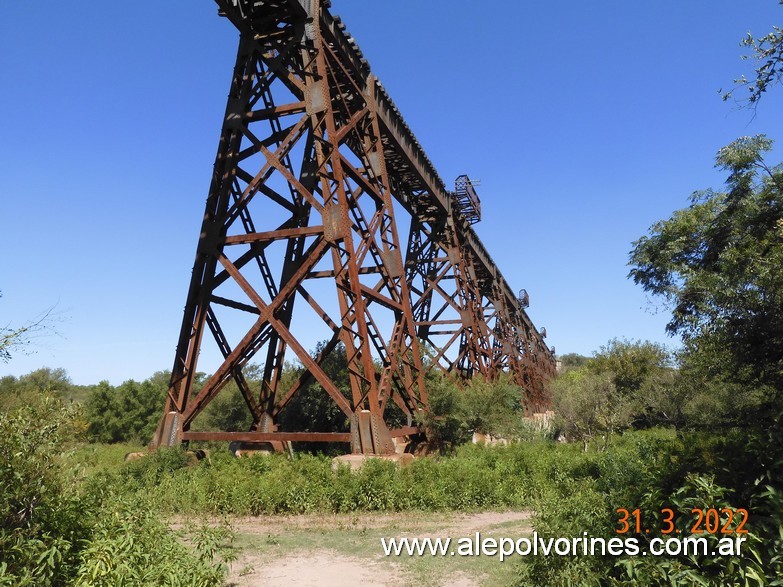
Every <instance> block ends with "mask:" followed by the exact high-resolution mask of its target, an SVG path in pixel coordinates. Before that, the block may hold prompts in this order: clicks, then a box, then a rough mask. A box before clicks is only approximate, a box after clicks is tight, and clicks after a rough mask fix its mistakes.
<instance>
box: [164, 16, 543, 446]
mask: <svg viewBox="0 0 783 587" xmlns="http://www.w3.org/2000/svg"><path fill="white" fill-rule="evenodd" d="M217 3H218V6H219V10H220V13H221V14H222V15H224V16H226V17H228V19H229V20H230V21H231V22H232V23H233V24H234V25H235V26H236V27H237V29H238V30H239V32H240V40H239V49H238V53H237V60H236V65H235V66H234V73H233V78H232V82H231V89H230V93H229V97H228V104H227V107H226V113H225V118H224V123H223V129H222V132H221V136H220V143H219V147H218V153H217V158H216V161H215V167H214V173H213V177H212V182H211V186H210V189H209V194H208V198H207V204H206V211H205V214H204V220H203V224H202V227H201V233H200V237H199V241H198V248H197V253H196V261H195V264H194V268H193V273H192V277H191V282H190V288H189V291H188V297H187V302H186V307H185V315H184V319H183V323H182V329H181V331H180V336H179V340H178V345H177V352H176V358H175V362H174V368H173V370H172V377H171V384H170V388H169V393H168V398H167V400H166V407H165V410H164V414H163V417H162V418H161V421H160V424H159V426H158V430H157V431H156V434H155V437H154V439H153V442H152V445H153V446H161V445H175V444H178V443H180V442H182V441H189V440H209V439H212V440H241V441H257V442H262V441H271V442H276V441H297V440H300V441H343V442H350V443H351V447H352V452H354V453H364V454H388V453H391V452H393V451H394V447H393V443H392V437H393V436H403V435H408V434H413V433H416V432H418V429H417V428H415V426H413V425H412V423H413V421H414V416H415V415H416V413H417V412H418V411H420V410H422V409H426V408H427V392H426V387H425V377H426V376H427V375H428V374H429V373H430V372H433V371H445V372H447V373H450V374H452V375H453V376H455V377H460V378H468V377H472V376H474V375H479V376H483V377H487V378H490V379H492V378H496V377H498V376H499V375H500V374H501V373H503V372H509V373H510V374H511V376H512V377H513V378H514V380H515V381H516V382H517V383H518V384H520V385H522V386H524V388H525V390H526V393H527V398H526V409H527V410H528V411H529V412H533V411H541V410H542V409H545V408H546V406H547V399H546V397H545V394H544V381H545V380H546V379H547V378H548V377H549V376H551V375H552V374H553V373H554V356H553V350H550V349H548V348H547V347H546V345H545V344H544V341H543V336H542V334H541V333H540V332H538V331H537V330H536V329H535V328H534V327H533V325H532V323H531V322H530V320H529V318H528V317H527V314H526V313H525V311H524V306H525V305H526V303H527V302H526V299H527V294H525V295H524V296H522V295H519V296H517V295H515V294H514V293H513V292H512V290H511V288H510V287H509V285H508V284H507V283H506V281H505V279H504V278H503V276H502V275H501V274H500V271H499V270H498V268H497V267H496V266H495V264H494V262H493V261H492V259H491V258H490V256H489V254H488V253H487V251H486V250H485V248H484V247H483V245H482V244H481V242H480V240H479V239H478V237H477V236H476V233H475V232H474V231H473V229H472V228H471V224H472V223H474V222H475V221H477V220H478V219H479V218H480V204H479V200H478V196H477V195H476V191H475V187H474V184H473V183H472V182H471V181H470V179H469V178H468V177H467V176H460V177H459V178H458V179H457V182H456V186H455V189H454V190H453V191H449V190H447V189H446V188H445V185H444V183H443V181H442V180H441V179H440V177H439V176H438V175H437V173H436V172H435V169H434V167H433V166H432V164H431V163H430V161H429V159H428V158H427V156H426V155H425V153H424V151H423V149H422V148H421V146H420V145H419V143H418V142H417V141H416V139H415V137H414V136H413V133H412V132H411V131H410V129H409V128H408V126H407V125H406V124H405V122H404V120H403V119H402V116H401V115H400V113H399V112H398V111H397V108H396V107H395V106H394V103H393V102H392V101H391V99H390V98H389V96H388V95H387V93H386V91H385V90H384V88H383V86H382V85H381V84H380V82H379V81H378V80H377V79H376V78H375V77H374V76H373V74H372V73H371V71H370V67H369V65H368V64H367V62H366V61H365V60H364V58H363V57H362V54H361V52H360V50H359V49H358V47H357V46H356V45H355V44H354V42H353V39H352V38H351V37H350V36H349V35H348V34H347V33H346V31H345V27H344V26H343V25H342V23H341V22H340V20H339V19H338V18H336V17H333V16H332V15H331V14H330V13H329V11H328V2H325V1H324V0H217ZM398 217H400V218H398ZM405 230H407V235H405V234H404V232H405ZM401 232H403V237H404V238H403V241H402V242H401V234H400V233H401ZM304 319H308V320H309V323H308V324H309V325H312V324H316V323H317V324H319V325H320V326H319V327H320V328H321V329H322V331H323V332H325V333H327V336H326V337H325V338H326V342H325V344H323V346H322V348H321V349H320V352H319V353H318V355H317V356H315V357H313V356H311V355H310V354H309V353H308V351H307V349H306V348H305V347H304V346H303V344H302V342H301V341H300V338H301V337H299V336H297V332H298V331H302V323H303V322H302V321H303V320H304ZM226 325H229V326H230V328H227V327H226ZM308 327H309V326H308ZM230 330H231V332H229V331H230ZM205 335H206V336H207V337H211V338H213V339H214V341H215V343H216V344H217V347H218V349H219V350H220V353H221V354H222V357H223V361H222V363H221V364H220V366H219V367H218V368H217V370H216V371H215V372H214V373H213V374H212V375H211V377H210V378H209V379H208V381H207V382H206V383H205V384H204V385H203V386H202V387H201V388H200V390H199V391H198V393H195V392H194V388H195V387H194V384H195V376H196V369H197V362H198V356H199V352H200V350H201V346H202V344H203V343H204V342H205V341H204V337H205ZM339 345H342V346H343V347H344V348H345V353H346V360H347V363H348V373H349V380H350V390H345V389H340V388H338V386H337V385H336V384H335V382H334V381H333V380H332V379H331V378H330V377H329V375H328V374H327V373H326V371H325V370H324V367H323V365H324V361H325V360H326V359H327V358H328V356H329V355H330V354H331V353H333V352H335V349H337V348H338V346H339ZM253 358H255V359H256V361H258V362H259V363H260V364H261V369H262V373H263V380H262V383H261V385H260V388H258V386H255V388H252V387H251V385H250V384H249V383H248V381H247V380H246V378H245V376H244V374H243V369H245V368H246V366H247V365H248V364H249V362H250V361H251V359H253ZM291 358H294V359H296V360H297V361H298V362H299V363H301V366H302V369H301V374H300V375H299V376H298V377H297V378H296V379H295V380H286V379H285V378H284V377H283V370H284V364H285V361H286V360H287V359H288V360H291ZM289 379H290V378H289ZM230 381H234V382H235V383H236V385H237V386H238V388H239V390H240V392H241V393H242V396H243V397H244V400H245V403H246V404H247V408H248V410H249V411H250V413H251V414H252V416H253V425H252V428H251V430H250V431H247V432H226V431H213V432H194V431H191V430H190V428H191V424H192V423H193V421H194V419H195V418H196V417H197V416H198V415H199V414H200V413H201V412H202V411H203V410H204V409H205V407H206V406H207V405H208V404H209V403H210V401H212V400H213V399H214V398H215V397H216V396H217V395H218V394H219V393H220V392H221V390H222V389H223V388H224V387H225V386H226V385H227V384H228V383H229V382H230ZM313 381H314V382H317V383H318V384H319V385H320V387H321V388H322V389H323V390H324V393H326V394H328V395H329V396H330V398H331V400H332V401H333V402H334V403H335V404H336V405H337V406H338V407H339V409H340V410H342V412H344V414H345V416H346V418H347V420H348V421H349V422H350V432H343V433H340V432H302V431H296V430H289V431H280V430H279V429H278V417H279V414H280V412H281V411H282V410H284V409H285V407H286V405H287V404H288V403H289V402H290V401H291V399H292V398H293V397H295V396H296V394H297V393H298V392H300V391H301V390H302V389H303V388H304V387H306V386H307V385H309V384H310V383H311V382H313ZM390 402H391V403H393V404H394V405H396V406H397V407H398V408H399V410H401V412H402V413H403V414H405V415H406V416H407V420H408V425H407V426H402V427H398V428H396V429H394V430H390V429H389V427H388V426H387V422H386V420H385V419H384V415H385V414H386V413H387V408H388V406H390V405H391V404H390Z"/></svg>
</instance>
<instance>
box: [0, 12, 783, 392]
mask: <svg viewBox="0 0 783 587" xmlns="http://www.w3.org/2000/svg"><path fill="white" fill-rule="evenodd" d="M332 12H333V13H337V14H340V15H341V16H342V17H343V19H344V21H345V22H346V24H347V27H348V29H349V31H350V32H351V33H352V34H353V36H354V37H355V38H356V40H357V41H358V43H359V45H360V46H361V48H362V50H363V52H364V54H365V56H366V57H367V59H368V60H369V62H370V63H371V65H372V67H373V70H374V72H375V73H376V75H378V77H379V78H380V79H381V80H382V82H383V84H384V85H385V86H386V88H387V90H388V91H389V93H390V95H391V96H392V98H393V99H394V101H395V102H396V104H397V105H398V107H399V108H400V110H401V111H402V113H403V115H404V116H405V118H406V120H407V121H408V123H409V125H410V126H411V128H412V129H413V131H414V132H415V134H416V135H417V137H418V139H419V141H420V142H421V143H422V145H423V146H424V147H425V149H426V151H427V153H428V155H429V156H430V159H431V160H432V161H433V162H434V164H435V166H436V167H437V169H438V170H439V172H440V174H441V176H442V177H443V178H444V179H445V180H446V181H447V182H449V183H450V182H451V180H452V179H453V178H454V177H456V176H457V175H459V174H461V173H468V174H469V175H470V176H471V177H473V178H478V179H480V180H481V186H480V188H479V194H480V196H481V198H482V204H483V220H482V222H481V223H480V224H478V225H477V226H476V229H477V232H478V233H479V236H480V237H481V238H482V239H483V241H484V243H485V245H486V246H487V248H488V249H489V251H490V252H491V253H492V255H493V256H494V258H495V260H496V262H497V264H498V265H499V266H500V268H501V270H502V272H503V274H504V275H505V277H506V279H507V280H508V281H509V283H510V284H511V285H512V287H514V288H522V287H524V288H526V289H527V290H528V292H529V293H530V296H531V307H530V315H531V317H532V318H533V320H534V322H535V323H536V324H537V325H545V326H546V327H547V330H548V332H549V339H548V341H549V342H550V343H551V344H554V345H556V346H557V349H558V352H560V353H563V352H579V353H583V354H590V353H592V352H593V351H594V350H596V349H597V348H598V347H599V346H600V345H602V344H605V343H606V342H607V341H608V340H609V339H610V338H612V337H615V336H617V337H628V338H633V339H636V338H641V339H650V340H654V341H659V342H664V343H669V344H671V343H673V342H674V341H672V340H671V339H669V338H668V337H666V335H665V333H664V325H665V323H666V320H667V313H666V311H665V309H662V310H659V311H658V312H657V313H656V312H655V310H654V309H653V308H651V307H650V306H649V305H648V302H647V300H646V298H645V295H644V293H643V292H642V291H641V290H640V289H639V288H638V287H636V286H634V285H633V284H632V283H631V282H629V281H628V280H627V279H626V275H627V272H628V267H627V266H626V263H627V256H628V251H629V250H630V247H631V242H632V241H633V240H635V239H637V238H638V237H640V236H641V235H643V234H645V232H646V231H647V229H648V227H649V226H650V225H651V224H652V223H654V222H655V221H657V220H660V219H663V218H666V217H668V216H669V215H670V214H671V212H672V211H673V210H675V209H677V208H681V207H683V206H685V205H687V198H688V196H689V194H690V193H691V192H692V191H694V190H697V189H702V188H707V187H720V185H721V183H722V180H723V176H722V174H721V173H720V172H719V171H717V170H715V169H714V168H713V161H714V154H715V152H716V151H717V150H718V149H719V148H720V147H721V146H723V145H725V144H727V143H728V142H730V141H731V140H733V139H734V138H736V137H738V136H741V135H748V134H756V133H762V132H763V133H767V134H768V135H769V136H770V137H772V138H773V139H778V140H780V139H781V138H783V137H782V136H781V132H780V129H781V128H783V126H782V125H781V122H783V120H781V116H783V110H782V109H781V108H780V93H779V92H778V93H774V92H773V93H772V94H771V95H769V96H767V97H766V98H765V99H764V100H763V101H762V103H761V105H760V107H759V110H758V113H757V116H756V117H755V118H753V117H752V115H751V113H749V112H748V111H747V110H741V109H738V108H737V107H736V106H735V105H733V104H730V103H729V104H727V103H724V102H722V101H721V100H720V97H719V95H718V90H719V89H720V88H726V87H729V86H730V85H731V80H732V79H734V78H735V77H737V76H738V75H739V74H741V73H743V72H748V71H749V68H750V64H749V63H748V62H742V61H741V60H740V58H739V56H740V54H741V49H740V47H739V41H740V40H741V38H742V37H743V35H744V34H745V32H746V31H748V30H750V31H753V32H754V33H757V34H763V33H765V32H767V31H768V30H769V29H770V28H771V26H772V25H773V24H780V23H781V21H783V18H782V17H783V8H781V7H779V6H778V4H777V2H775V1H774V0H744V1H739V0H735V1H727V0H709V1H708V0H688V1H687V2H683V1H682V0H680V1H674V0H663V1H661V2H655V3H637V2H628V1H627V0H624V1H622V0H606V1H604V0H601V1H598V2H591V3H586V2H577V1H564V0H561V1H553V2H528V1H525V2H516V1H514V2H512V1H510V0H507V1H506V0H504V1H500V0H496V1H489V2H482V3H477V2H467V1H462V0H449V1H446V0H427V1H426V2H423V1H421V0H418V1H417V0H397V1H395V2H381V1H371V0H362V1H359V0H333V8H332ZM236 40H237V37H236V33H235V30H234V29H233V27H232V26H231V25H230V23H229V22H228V21H226V20H225V19H221V18H218V17H217V15H216V8H215V5H214V4H213V3H212V2H211V1H210V0H187V1H186V0H179V1H175V0H171V1H166V2H160V1H158V2H152V1H137V2H133V3H115V2H101V3H97V2H86V1H85V2H72V3H62V2H53V1H43V2H16V3H9V4H8V5H6V6H4V7H3V18H2V20H0V74H2V80H3V81H2V91H1V92H0V112H1V113H2V115H0V250H2V252H3V254H2V260H0V290H2V293H3V297H2V298H1V299H0V323H2V324H5V323H9V322H10V323H11V325H21V324H22V323H24V322H25V321H26V320H28V319H30V318H34V317H35V316H36V315H38V314H40V313H41V312H42V311H43V310H45V309H46V308H48V307H51V306H53V305H56V308H55V312H56V313H57V314H58V323H57V330H58V332H59V335H58V336H49V337H45V338H40V339H38V340H37V341H36V347H37V352H35V354H32V355H29V356H24V355H17V356H15V357H14V358H13V360H12V361H11V362H9V363H8V364H0V375H3V374H14V375H19V374H22V373H25V372H28V371H30V370H32V369H34V368H37V367H40V366H43V365H47V366H50V367H64V368H65V369H67V371H68V372H69V374H70V375H71V377H72V379H73V380H74V382H76V383H92V382H96V381H98V380H101V379H108V380H109V381H111V382H113V383H119V382H121V381H123V380H125V379H128V378H136V379H142V378H145V377H147V376H148V375H150V374H151V373H152V372H153V371H155V370H160V369H167V368H170V366H171V363H172V361H173V358H174V347H175V343H176V338H177V334H178V331H179V325H180V321H181V318H182V309H183V306H184V303H185V296H186V293H187V286H188V280H189V276H190V270H191V267H192V262H193V255H194V252H195V247H196V239H197V236H198V230H199V226H200V218H201V216H202V213H203V204H204V199H205V197H206V193H207V188H208V185H209V178H210V174H211V167H212V164H213V160H214V154H215V150H216V147H217V139H218V135H219V130H220V123H221V118H222V113H223V109H224V107H225V97H226V94H227V90H228V84H229V79H230V74H231V68H232V65H233V60H234V56H235V48H236ZM773 157H774V155H773ZM778 158H779V157H778ZM775 160H777V159H775ZM313 344H314V342H313Z"/></svg>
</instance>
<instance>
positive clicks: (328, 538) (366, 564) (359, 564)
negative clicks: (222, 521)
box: [229, 512, 530, 587]
mask: <svg viewBox="0 0 783 587" xmlns="http://www.w3.org/2000/svg"><path fill="white" fill-rule="evenodd" d="M232 527H233V528H234V530H235V532H236V533H237V542H238V546H239V549H240V551H239V557H238V559H237V561H235V562H234V563H233V564H232V566H231V573H230V576H229V585H233V586H235V587H256V586H261V585H264V586H267V585H268V586H273V587H274V586H278V585H279V586H283V585H286V586H287V585H294V586H299V585H301V586H310V585H312V586H316V585H318V586H329V585H340V586H346V587H351V586H354V585H355V586H359V585H361V586H363V587H364V586H366V585H384V586H389V587H406V586H408V585H417V586H422V587H423V586H431V587H440V586H446V585H448V586H455V587H479V586H480V585H483V584H497V583H498V582H500V581H499V579H500V578H501V577H505V576H506V575H508V574H509V572H510V567H509V566H506V567H503V564H505V563H503V564H500V563H498V562H497V561H493V559H491V558H487V557H483V558H482V557H477V558H472V559H466V558H459V557H455V558H450V557H433V556H423V557H409V556H402V557H385V556H384V555H383V552H382V549H381V545H380V538H381V537H398V538H401V537H420V538H424V537H431V538H438V537H451V538H460V537H466V536H473V535H475V533H476V532H481V535H482V537H486V536H496V537H499V536H509V537H518V536H522V535H526V534H528V533H529V532H530V512H482V513H477V514H426V513H400V514H341V515H301V516H285V517H282V516H281V517H259V518H237V519H234V520H233V521H232Z"/></svg>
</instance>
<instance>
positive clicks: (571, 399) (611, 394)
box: [551, 368, 632, 450]
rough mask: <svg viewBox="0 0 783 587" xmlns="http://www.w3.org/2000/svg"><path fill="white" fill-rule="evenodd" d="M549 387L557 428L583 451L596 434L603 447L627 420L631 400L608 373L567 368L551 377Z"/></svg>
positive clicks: (627, 422) (628, 421) (628, 418)
mask: <svg viewBox="0 0 783 587" xmlns="http://www.w3.org/2000/svg"><path fill="white" fill-rule="evenodd" d="M551 390H552V399H553V407H554V409H555V414H556V425H557V427H558V428H559V429H560V431H561V432H562V433H563V434H564V435H565V437H566V438H568V439H570V440H578V441H581V442H582V444H583V446H584V449H585V450H587V447H588V445H589V443H590V441H591V440H592V439H593V438H596V437H597V436H601V437H602V438H603V441H604V442H603V444H604V447H606V446H607V445H608V443H609V439H610V437H611V435H612V433H614V432H615V431H617V430H619V429H621V428H623V427H625V426H627V425H628V424H629V423H630V421H631V411H632V409H631V402H630V400H629V399H628V397H626V396H624V395H623V394H621V393H620V392H619V391H618V389H617V386H616V385H615V383H614V378H613V377H612V374H611V373H608V372H601V373H593V372H590V371H589V370H588V369H586V368H584V369H579V370H575V371H570V372H568V373H566V374H565V375H562V376H560V377H558V378H557V379H555V381H553V382H552V384H551Z"/></svg>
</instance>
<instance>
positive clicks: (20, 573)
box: [0, 395, 230, 587]
mask: <svg viewBox="0 0 783 587" xmlns="http://www.w3.org/2000/svg"><path fill="white" fill-rule="evenodd" d="M82 428H83V426H82V425H81V424H80V420H79V418H78V410H77V409H76V407H74V406H65V405H63V404H62V402H61V401H60V400H59V399H57V398H54V397H52V396H47V395H44V396H42V397H40V398H39V399H38V400H36V401H33V402H32V403H31V404H29V405H27V406H23V407H20V408H17V409H14V410H11V411H4V412H0V553H2V559H0V586H6V585H7V586H14V587H17V586H28V585H29V586H35V587H45V586H49V585H79V586H81V585H85V586H86V585H90V586H93V585H106V586H110V585H111V586H114V585H149V586H153V585H155V586H159V585H183V586H185V585H204V586H208V585H220V584H221V582H222V578H223V576H224V574H225V568H224V567H223V566H222V564H216V563H215V558H216V557H217V558H222V559H223V560H225V559H226V557H227V555H228V554H230V553H229V552H228V551H226V550H225V549H224V548H223V547H221V546H220V545H222V544H224V543H225V542H226V541H227V540H229V539H230V535H229V534H228V533H227V531H226V530H225V529H224V528H220V527H218V528H197V529H195V530H194V531H192V532H190V533H189V535H188V536H187V541H188V542H190V543H191V544H193V546H192V547H189V546H186V544H185V542H184V541H183V540H181V539H180V538H179V537H178V536H177V535H176V534H175V533H174V532H172V530H171V529H169V528H168V526H166V525H165V523H164V522H163V521H161V520H160V519H159V517H158V513H157V512H156V511H155V509H154V508H153V507H151V504H150V503H149V502H148V501H146V500H145V499H144V496H143V495H142V494H134V493H131V492H120V491H118V485H117V484H116V477H115V476H114V475H112V474H111V473H101V474H96V475H94V476H92V478H91V480H90V482H89V483H87V484H86V485H85V484H83V483H81V482H80V479H79V478H78V477H77V476H76V475H74V474H72V473H69V469H67V468H66V467H64V466H63V463H64V462H73V460H74V457H73V456H65V455H63V450H64V449H65V448H67V442H68V439H73V438H74V436H75V435H76V434H77V433H78V432H80V431H81V430H82ZM172 460H174V457H172V455H171V454H168V455H167V454H165V453H161V455H160V456H157V457H155V458H152V459H150V461H149V464H147V465H145V466H146V468H147V469H146V470H147V471H148V473H145V474H143V475H139V476H138V479H142V481H141V482H144V483H151V482H154V479H155V478H156V476H155V475H156V474H157V478H158V479H160V478H162V476H163V475H164V473H165V472H166V471H170V470H171V469H172V468H173V467H171V466H168V463H169V461H172ZM76 470H77V472H78V470H79V469H78V468H77V469H76ZM127 470H128V471H133V470H134V469H132V468H131V467H128V469H127ZM153 473H154V474H153ZM129 475H130V476H131V477H132V473H129Z"/></svg>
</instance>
